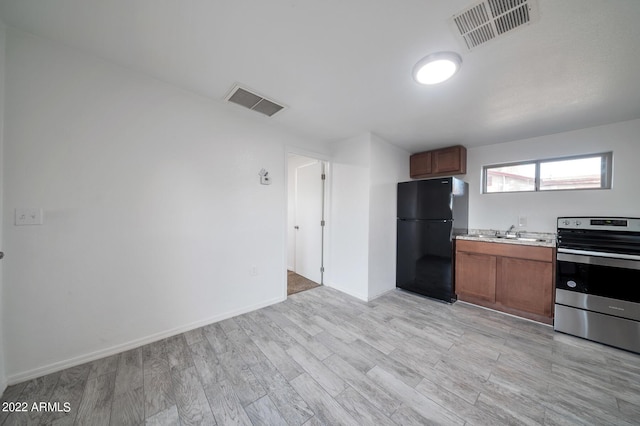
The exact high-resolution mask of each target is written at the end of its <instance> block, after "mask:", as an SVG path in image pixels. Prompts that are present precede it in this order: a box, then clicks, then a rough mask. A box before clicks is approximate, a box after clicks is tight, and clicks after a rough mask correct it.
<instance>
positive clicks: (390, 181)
mask: <svg viewBox="0 0 640 426" xmlns="http://www.w3.org/2000/svg"><path fill="white" fill-rule="evenodd" d="M409 157H410V154H409V152H407V151H404V150H402V149H400V148H398V147H396V146H395V145H392V144H390V143H388V142H386V141H384V140H383V139H381V138H380V137H378V136H376V135H372V136H371V169H370V175H371V178H370V185H371V187H370V191H369V293H368V298H369V300H371V299H374V298H376V297H378V296H380V295H382V294H384V293H386V292H387V291H390V290H393V289H394V288H395V287H396V234H397V232H396V231H397V230H396V218H397V202H396V200H397V193H398V182H405V181H408V180H409V179H410V176H409Z"/></svg>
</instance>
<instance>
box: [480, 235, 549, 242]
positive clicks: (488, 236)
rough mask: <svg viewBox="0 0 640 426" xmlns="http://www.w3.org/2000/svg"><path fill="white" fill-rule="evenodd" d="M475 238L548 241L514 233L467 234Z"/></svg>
mask: <svg viewBox="0 0 640 426" xmlns="http://www.w3.org/2000/svg"><path fill="white" fill-rule="evenodd" d="M469 236H470V237H475V238H498V239H500V240H512V241H526V242H549V240H545V239H543V238H532V237H518V236H516V235H492V234H469Z"/></svg>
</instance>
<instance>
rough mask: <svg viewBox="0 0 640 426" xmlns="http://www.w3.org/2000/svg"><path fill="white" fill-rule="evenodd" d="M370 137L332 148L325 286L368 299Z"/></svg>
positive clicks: (349, 141)
mask: <svg viewBox="0 0 640 426" xmlns="http://www.w3.org/2000/svg"><path fill="white" fill-rule="evenodd" d="M370 145H371V137H370V135H369V134H364V135H360V136H357V137H354V138H351V139H349V140H346V141H340V142H337V143H335V144H334V145H333V150H332V155H331V174H330V176H329V178H328V179H329V182H330V184H331V205H330V214H329V221H328V222H327V232H328V234H329V259H328V261H329V262H328V264H327V265H326V267H325V271H326V275H325V284H326V285H327V286H329V287H334V288H337V289H339V290H341V291H343V292H345V293H347V294H350V295H352V296H354V297H357V298H359V299H362V300H368V297H369V289H368V279H369V278H368V273H369V270H368V261H369V254H368V253H369V187H370V183H371V182H370V173H369V168H370V163H371V152H370V151H371V148H370Z"/></svg>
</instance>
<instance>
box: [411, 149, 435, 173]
mask: <svg viewBox="0 0 640 426" xmlns="http://www.w3.org/2000/svg"><path fill="white" fill-rule="evenodd" d="M431 171H432V168H431V152H430V151H429V152H421V153H418V154H413V155H412V156H411V157H410V162H409V175H410V176H411V177H412V178H419V177H425V176H426V175H430V174H431Z"/></svg>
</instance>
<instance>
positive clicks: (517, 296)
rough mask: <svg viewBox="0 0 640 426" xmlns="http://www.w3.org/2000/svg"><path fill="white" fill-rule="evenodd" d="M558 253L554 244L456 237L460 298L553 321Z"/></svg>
mask: <svg viewBox="0 0 640 426" xmlns="http://www.w3.org/2000/svg"><path fill="white" fill-rule="evenodd" d="M554 259H555V253H554V249H553V248H551V247H538V246H525V245H518V244H504V243H491V242H481V241H467V240H458V241H456V270H455V271H456V279H455V288H456V294H457V295H458V299H460V300H462V301H465V302H469V303H474V304H477V305H480V306H485V307H488V308H491V309H496V310H499V311H503V312H507V313H510V314H513V315H518V316H521V317H524V318H529V319H532V320H535V321H540V322H544V323H547V324H552V323H553V277H554V273H555V271H554V267H555V262H554Z"/></svg>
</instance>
